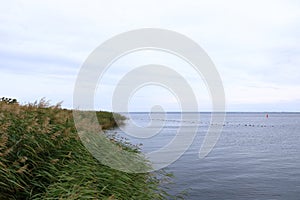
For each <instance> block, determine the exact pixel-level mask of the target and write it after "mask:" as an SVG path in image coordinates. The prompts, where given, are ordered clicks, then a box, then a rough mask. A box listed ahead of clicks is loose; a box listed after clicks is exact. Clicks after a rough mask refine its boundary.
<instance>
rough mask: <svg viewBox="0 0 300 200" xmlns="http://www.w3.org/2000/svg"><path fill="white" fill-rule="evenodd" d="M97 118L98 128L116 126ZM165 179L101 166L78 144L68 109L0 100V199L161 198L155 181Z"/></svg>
mask: <svg viewBox="0 0 300 200" xmlns="http://www.w3.org/2000/svg"><path fill="white" fill-rule="evenodd" d="M97 116H98V119H99V123H100V124H101V125H102V127H103V128H112V127H114V126H116V121H115V119H114V118H113V115H112V113H110V112H97ZM122 119H123V118H122V116H119V120H122ZM113 142H116V141H113ZM118 143H119V145H120V146H122V145H125V144H123V143H122V142H118ZM127 148H130V149H131V150H133V149H134V147H133V146H131V147H130V146H129V147H128V145H127ZM157 177H160V178H159V179H158V178H157ZM167 177H168V175H167V174H165V173H164V172H162V171H161V172H159V174H152V173H143V174H130V173H125V172H121V171H117V170H114V169H111V168H109V167H107V166H104V165H101V163H99V161H98V160H96V159H95V158H94V157H93V156H92V155H91V154H90V153H89V152H88V151H87V150H86V149H85V147H84V146H83V145H82V143H81V141H80V139H79V137H78V135H77V132H76V129H75V126H74V121H73V115H72V111H71V110H66V109H61V108H60V107H59V106H49V105H48V104H47V102H45V101H43V100H42V101H40V102H36V103H33V104H28V105H19V104H18V103H17V102H16V101H9V100H5V99H2V100H0V199H165V198H167V196H168V195H167V194H166V193H165V192H164V191H163V190H162V189H161V188H160V187H159V183H160V181H161V179H164V178H167Z"/></svg>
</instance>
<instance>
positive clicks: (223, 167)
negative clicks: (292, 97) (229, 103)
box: [115, 113, 300, 200]
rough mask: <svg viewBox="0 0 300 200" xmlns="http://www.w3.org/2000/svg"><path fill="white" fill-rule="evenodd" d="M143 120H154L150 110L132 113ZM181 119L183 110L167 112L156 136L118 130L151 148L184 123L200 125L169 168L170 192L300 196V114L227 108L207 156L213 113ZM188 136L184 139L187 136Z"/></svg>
mask: <svg viewBox="0 0 300 200" xmlns="http://www.w3.org/2000/svg"><path fill="white" fill-rule="evenodd" d="M129 115H130V117H131V118H132V119H133V120H134V122H135V123H136V124H137V125H139V126H147V124H149V120H150V115H149V113H130V114H127V116H129ZM190 115H191V116H190V120H184V121H183V120H182V119H181V113H167V114H166V116H165V118H160V117H159V115H158V117H157V118H155V116H152V119H153V120H161V121H164V123H165V124H164V127H163V128H162V129H161V131H160V132H159V133H158V134H157V135H155V136H153V137H151V138H144V139H142V138H137V137H133V136H130V135H128V134H125V133H124V132H126V131H127V130H130V129H131V128H132V127H130V125H125V126H124V127H122V129H123V131H122V130H120V129H117V130H115V131H116V132H117V133H118V134H119V135H121V136H125V137H126V138H129V140H130V142H132V143H133V144H138V143H142V144H143V146H142V147H141V148H142V151H143V152H145V153H147V152H151V151H153V150H155V149H159V148H161V147H163V146H164V145H166V144H168V143H169V142H170V141H171V140H172V138H173V137H174V136H175V135H176V131H177V130H178V128H179V127H181V126H185V127H193V126H197V127H198V131H197V135H196V138H195V139H194V142H193V143H192V145H191V146H190V148H189V149H188V150H187V151H186V152H185V153H184V154H183V156H181V157H180V158H179V159H178V160H177V161H175V162H174V163H172V164H171V165H169V166H168V167H167V168H166V170H167V171H168V172H172V173H173V174H174V176H175V178H174V180H173V181H174V184H172V185H170V186H169V187H170V189H169V192H170V193H171V194H177V193H179V192H181V191H183V190H187V193H188V195H187V196H186V199H192V200H199V199H204V200H210V199H228V200H229V199H231V200H232V199H238V200H241V199H264V200H265V199H285V200H288V199H295V200H296V199H300V114H299V113H269V117H268V118H266V113H227V114H226V119H225V122H224V124H223V131H222V133H221V136H220V138H219V140H218V143H217V144H216V146H215V148H214V149H213V150H212V151H211V152H210V154H209V155H208V156H207V157H205V158H204V159H199V158H198V155H199V149H200V147H201V145H202V142H203V139H204V137H205V135H206V133H207V130H208V127H209V125H210V118H211V114H210V113H200V118H195V117H194V116H192V115H195V114H193V113H190ZM183 142H184V141H183Z"/></svg>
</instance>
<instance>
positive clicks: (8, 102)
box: [0, 97, 18, 104]
mask: <svg viewBox="0 0 300 200" xmlns="http://www.w3.org/2000/svg"><path fill="white" fill-rule="evenodd" d="M0 102H4V103H7V104H16V103H18V101H17V99H12V98H7V97H2V98H1V99H0Z"/></svg>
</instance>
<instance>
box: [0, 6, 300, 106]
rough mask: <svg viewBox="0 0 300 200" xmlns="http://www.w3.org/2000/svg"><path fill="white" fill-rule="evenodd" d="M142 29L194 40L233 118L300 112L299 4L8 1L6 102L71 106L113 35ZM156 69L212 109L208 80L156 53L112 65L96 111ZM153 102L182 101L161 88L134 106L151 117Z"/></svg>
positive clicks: (1, 45) (3, 73)
mask: <svg viewBox="0 0 300 200" xmlns="http://www.w3.org/2000/svg"><path fill="white" fill-rule="evenodd" d="M140 28H161V29H168V30H173V31H176V32H178V33H181V34H183V35H185V36H187V37H189V38H190V39H192V40H194V41H195V42H197V43H198V44H199V45H200V46H201V47H202V48H203V49H204V50H205V51H206V53H207V54H208V55H209V56H210V58H211V59H212V60H213V62H214V63H215V65H216V68H217V70H218V71H219V73H220V76H221V78H222V81H223V85H224V88H225V94H226V105H227V111H300V3H299V2H298V1H296V0H282V1H277V0H272V1H271V0H265V1H258V0H251V1H238V0H236V1H232V0H227V1H215V0H212V1H194V0H186V1H177V0H170V1H168V0H166V1H162V0H151V1H140V0H133V1H131V0H128V1H115V0H110V1H101V0H97V1H92V0H89V1H53V0H51V1H50V0H49V1H33V0H26V1H14V0H13V1H4V2H2V3H1V6H0V80H1V84H0V96H6V97H13V98H17V99H18V100H19V101H20V102H22V103H26V102H32V101H35V100H37V99H40V98H42V97H46V98H47V99H49V100H51V102H52V103H56V102H59V101H63V107H67V108H72V107H73V91H74V84H75V80H76V77H77V74H78V72H79V70H80V68H81V66H82V64H83V62H84V61H85V60H86V59H87V57H88V56H89V54H90V53H91V52H92V51H93V50H94V49H95V48H96V47H97V46H99V45H100V44H101V43H103V42H104V41H106V40H108V39H110V38H111V37H113V36H115V35H117V34H120V33H123V32H126V31H130V30H133V29H140ZM150 63H156V64H164V65H169V66H172V67H174V69H176V70H178V71H182V74H184V75H185V78H186V79H187V81H188V82H189V83H190V85H191V87H192V88H193V89H194V92H195V95H196V96H197V100H198V103H199V109H201V110H205V111H209V110H210V109H211V104H210V96H209V94H208V92H207V90H206V88H205V84H204V82H203V80H202V79H201V77H196V76H195V74H194V73H192V72H189V70H187V69H188V67H189V66H188V65H187V64H186V63H184V62H183V61H181V60H180V59H178V58H176V57H175V56H173V57H172V56H170V55H166V54H165V53H162V52H160V53H159V52H151V51H148V52H140V53H139V52H137V53H133V54H132V55H128V56H126V57H124V58H122V59H120V60H118V61H117V62H115V63H114V64H113V65H112V66H111V68H110V69H109V70H108V71H107V72H106V74H105V75H103V78H102V80H101V81H99V86H98V89H97V91H95V102H96V103H95V104H96V107H97V108H98V109H107V110H110V109H111V98H112V93H113V90H114V87H115V86H116V85H117V84H118V80H119V79H120V78H122V76H124V74H126V70H130V69H132V68H133V66H140V65H144V64H150ZM180 73H181V72H180ZM153 94H154V95H153ZM153 104H156V105H162V106H163V107H165V109H166V110H170V111H175V110H178V103H177V102H176V98H175V97H174V96H172V94H170V92H168V91H167V90H166V89H163V88H159V87H158V86H156V87H155V86H147V87H144V88H142V89H141V90H140V91H137V92H136V93H135V94H134V95H133V96H132V98H131V99H130V103H129V108H130V111H143V110H146V111H147V110H148V109H149V108H150V107H151V106H152V105H153Z"/></svg>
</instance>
